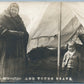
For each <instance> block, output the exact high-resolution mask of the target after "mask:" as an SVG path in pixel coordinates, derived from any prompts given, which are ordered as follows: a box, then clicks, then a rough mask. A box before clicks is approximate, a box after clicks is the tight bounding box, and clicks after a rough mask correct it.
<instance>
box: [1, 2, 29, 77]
mask: <svg viewBox="0 0 84 84" xmlns="http://www.w3.org/2000/svg"><path fill="white" fill-rule="evenodd" d="M18 13H19V6H18V5H17V4H16V3H12V4H10V6H9V7H8V9H7V10H5V11H4V13H3V14H2V15H1V16H0V52H1V53H0V57H1V61H0V62H1V63H0V67H2V68H1V71H0V72H1V74H0V75H1V76H5V77H6V76H7V77H9V76H10V77H11V76H12V77H24V76H25V73H26V71H25V70H26V66H25V65H26V48H27V42H28V37H29V35H28V32H27V31H26V28H25V26H24V23H23V21H22V19H21V18H20V16H19V15H18Z"/></svg>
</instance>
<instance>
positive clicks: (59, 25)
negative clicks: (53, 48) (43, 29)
mask: <svg viewBox="0 0 84 84" xmlns="http://www.w3.org/2000/svg"><path fill="white" fill-rule="evenodd" d="M59 5H60V7H59V23H58V58H57V76H58V77H59V75H60V48H61V11H62V10H61V9H62V2H60V3H59Z"/></svg>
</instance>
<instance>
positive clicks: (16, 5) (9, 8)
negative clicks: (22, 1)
mask: <svg viewBox="0 0 84 84" xmlns="http://www.w3.org/2000/svg"><path fill="white" fill-rule="evenodd" d="M12 7H15V8H17V9H18V10H19V6H18V4H17V3H11V4H10V6H9V7H8V9H7V10H9V11H10V10H11V8H12Z"/></svg>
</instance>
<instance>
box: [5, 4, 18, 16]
mask: <svg viewBox="0 0 84 84" xmlns="http://www.w3.org/2000/svg"><path fill="white" fill-rule="evenodd" d="M11 7H15V8H17V9H18V11H19V5H18V4H17V3H11V4H10V5H9V7H8V8H7V10H5V12H4V14H5V15H6V16H9V17H12V15H11V13H10V10H11Z"/></svg>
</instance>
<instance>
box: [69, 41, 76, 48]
mask: <svg viewBox="0 0 84 84" xmlns="http://www.w3.org/2000/svg"><path fill="white" fill-rule="evenodd" d="M75 45H76V43H75V42H74V41H70V42H68V46H72V47H75Z"/></svg>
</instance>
